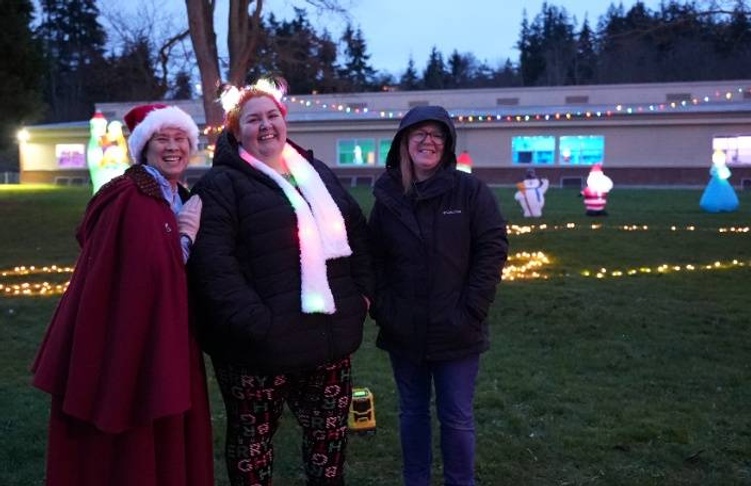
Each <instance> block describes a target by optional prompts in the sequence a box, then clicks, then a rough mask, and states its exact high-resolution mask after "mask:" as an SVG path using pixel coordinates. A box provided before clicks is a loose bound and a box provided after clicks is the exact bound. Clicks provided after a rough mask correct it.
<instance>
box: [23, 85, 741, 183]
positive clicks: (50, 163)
mask: <svg viewBox="0 0 751 486" xmlns="http://www.w3.org/2000/svg"><path fill="white" fill-rule="evenodd" d="M169 103H173V102H169ZM133 104H135V103H100V104H98V105H97V107H96V108H97V110H98V111H100V112H101V114H102V115H103V116H104V117H105V118H106V119H108V120H122V116H123V115H124V114H125V113H126V112H127V110H128V109H129V108H130V107H131V106H132V105H133ZM174 104H177V105H179V106H180V107H181V108H183V109H185V110H186V111H187V112H188V113H190V114H191V115H192V116H193V117H194V119H195V120H196V122H197V123H198V124H199V126H201V127H203V128H204V129H205V131H208V130H210V129H211V128H216V127H205V123H204V115H203V108H202V103H201V101H200V100H190V101H177V102H174ZM287 104H288V106H289V114H288V120H289V136H290V138H292V139H293V140H295V141H296V142H298V143H299V144H301V145H302V146H304V147H310V148H312V149H313V150H314V152H315V155H316V156H317V157H318V158H320V159H322V160H323V161H325V162H326V163H328V164H329V165H330V166H332V167H333V168H334V170H335V171H336V172H337V173H338V175H339V176H340V178H341V179H342V180H343V181H344V182H345V184H348V185H367V184H371V183H372V181H373V180H374V179H375V177H377V175H378V174H379V173H380V172H381V171H382V170H383V164H384V162H385V159H386V154H387V153H388V150H389V146H390V142H391V138H392V136H393V134H394V133H395V131H396V128H397V125H398V123H399V119H400V118H401V117H402V116H403V115H404V113H406V112H407V110H409V109H410V108H412V107H414V106H418V105H442V106H444V107H445V108H446V109H447V110H448V111H449V112H450V114H451V116H452V117H453V118H454V121H455V123H456V127H457V153H461V152H462V151H466V152H467V153H468V154H469V155H470V157H471V160H472V169H473V172H474V173H475V174H476V175H477V176H478V177H480V178H482V179H483V180H485V181H487V182H488V183H490V184H498V185H511V184H513V183H515V182H518V181H519V180H521V179H522V178H523V176H524V173H525V171H526V169H527V168H530V167H534V169H535V171H536V172H537V175H538V176H540V177H546V178H548V179H549V180H550V183H551V185H558V186H575V187H580V186H581V185H582V184H583V183H584V181H585V180H586V176H587V173H588V172H589V168H590V166H591V165H593V164H602V165H603V167H604V168H605V170H606V171H607V173H608V175H609V176H610V177H611V178H612V179H613V180H614V181H615V182H616V184H617V185H618V186H619V187H623V186H703V185H704V184H706V182H707V180H708V179H709V169H710V167H711V164H712V156H713V154H715V152H717V151H721V152H722V153H723V154H724V155H725V160H726V162H727V165H728V167H729V168H730V170H731V171H732V176H731V179H730V182H731V183H732V184H733V185H735V186H736V187H743V188H749V187H751V80H738V81H711V82H694V83H659V84H625V85H593V86H559V87H535V88H493V89H476V90H439V91H384V92H379V93H351V94H326V95H318V94H311V95H290V96H288V98H287ZM24 131H25V136H24V138H23V140H22V141H20V142H19V146H20V160H21V174H20V180H21V182H22V183H37V182H42V183H58V184H66V183H88V181H89V173H88V168H87V163H86V159H87V155H86V152H87V146H88V145H90V144H91V143H92V140H91V137H90V134H89V122H87V121H81V122H73V123H66V124H56V125H37V126H30V127H26V128H25V130H24ZM126 136H127V134H126ZM202 138H203V143H202V149H203V150H202V152H201V153H200V154H199V155H198V156H196V157H195V158H194V160H193V161H192V162H191V167H190V169H189V171H188V175H187V177H188V182H189V183H190V182H192V181H194V180H196V179H197V178H198V177H200V175H201V174H202V173H203V171H205V170H206V168H208V167H209V166H210V165H211V147H210V146H208V145H207V143H206V139H205V137H202Z"/></svg>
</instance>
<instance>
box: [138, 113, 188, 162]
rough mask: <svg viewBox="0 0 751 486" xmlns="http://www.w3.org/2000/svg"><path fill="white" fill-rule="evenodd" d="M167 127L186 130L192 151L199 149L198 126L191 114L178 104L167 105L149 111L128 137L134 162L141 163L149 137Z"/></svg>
mask: <svg viewBox="0 0 751 486" xmlns="http://www.w3.org/2000/svg"><path fill="white" fill-rule="evenodd" d="M165 127H174V128H180V129H182V130H185V134H186V135H187V136H188V140H189V141H190V151H191V153H194V152H195V151H196V150H198V126H197V125H196V122H194V121H193V118H191V116H190V115H188V114H187V113H185V112H184V111H183V110H181V109H180V108H178V107H176V106H167V107H165V108H159V109H157V110H153V111H151V112H149V113H148V114H147V115H146V117H144V119H143V121H142V122H141V123H139V124H138V125H136V127H135V128H134V129H133V131H132V132H131V134H130V137H128V150H129V151H130V158H131V159H133V163H135V164H140V163H141V152H142V151H143V149H144V147H145V146H146V144H147V143H148V141H149V139H150V138H151V137H152V135H154V134H155V133H156V132H158V131H159V130H161V129H162V128H165Z"/></svg>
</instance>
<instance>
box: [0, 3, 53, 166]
mask: <svg viewBox="0 0 751 486" xmlns="http://www.w3.org/2000/svg"><path fill="white" fill-rule="evenodd" d="M3 6H4V8H3V15H2V16H1V17H0V50H2V52H3V55H2V56H0V79H1V80H2V82H0V151H1V150H4V149H6V148H8V147H12V146H13V143H12V142H13V139H14V137H15V131H16V130H17V129H18V127H19V126H20V125H23V124H28V123H33V122H35V121H37V120H38V119H39V118H40V117H41V116H42V112H43V103H42V95H41V92H42V80H43V78H44V63H43V53H42V47H41V44H40V43H39V42H38V41H37V39H36V38H35V37H34V35H33V33H32V30H31V27H30V26H31V22H32V20H33V14H34V7H33V5H32V3H31V0H3ZM0 165H3V166H5V164H3V163H2V161H1V160H0ZM3 168H5V167H3ZM0 170H3V169H0Z"/></svg>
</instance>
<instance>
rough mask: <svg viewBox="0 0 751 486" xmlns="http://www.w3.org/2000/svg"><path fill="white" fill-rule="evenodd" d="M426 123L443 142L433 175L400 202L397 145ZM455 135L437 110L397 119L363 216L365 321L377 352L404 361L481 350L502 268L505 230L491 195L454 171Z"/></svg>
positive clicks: (485, 342)
mask: <svg viewBox="0 0 751 486" xmlns="http://www.w3.org/2000/svg"><path fill="white" fill-rule="evenodd" d="M426 121H434V122H438V123H441V124H443V125H444V126H445V128H446V132H447V134H448V136H447V139H446V141H445V150H444V152H445V155H444V159H443V161H442V163H441V164H442V165H441V167H440V168H439V170H438V171H437V172H436V173H435V174H434V175H433V176H432V177H430V178H429V179H427V180H425V181H422V182H418V183H416V184H414V187H413V188H412V190H411V191H409V192H408V193H407V194H405V193H404V189H403V187H402V181H401V173H400V169H399V153H400V145H401V143H402V139H403V137H405V136H406V134H407V133H408V131H409V128H410V127H413V126H415V125H418V124H420V123H423V122H426ZM455 145H456V132H455V129H454V126H453V123H452V122H451V119H450V117H449V115H448V113H447V112H446V111H445V110H444V109H443V108H441V107H438V106H427V107H418V108H414V109H412V110H411V111H410V112H408V113H407V115H405V117H404V118H403V119H402V121H401V123H400V125H399V130H398V131H397V133H396V135H395V136H394V140H393V142H392V145H391V149H390V151H389V154H388V156H387V160H386V172H385V173H384V174H383V175H382V176H381V177H379V179H378V180H377V181H376V184H375V187H374V191H373V194H374V195H375V203H374V206H373V209H372V212H371V214H370V220H369V228H370V231H371V248H372V253H373V258H374V268H375V270H376V301H375V303H374V305H373V306H372V308H371V315H372V317H373V318H374V319H375V321H376V323H377V325H378V326H379V333H378V338H377V345H378V347H380V348H382V349H385V350H387V351H390V352H393V353H397V354H400V355H403V356H406V357H408V358H409V359H412V360H413V361H415V362H420V361H422V360H428V361H440V360H453V359H459V358H462V357H465V356H468V355H471V354H477V353H481V352H483V351H485V350H487V349H488V347H489V343H490V342H489V336H488V325H487V321H486V318H487V315H488V310H489V308H490V305H491V303H492V302H493V299H494V298H495V294H496V286H497V284H498V282H499V281H500V277H501V271H502V269H503V265H504V264H505V262H506V257H507V251H508V240H507V237H506V223H505V221H504V219H503V217H502V215H501V213H500V211H499V208H498V202H497V200H496V198H495V196H494V195H493V193H492V192H491V191H490V189H489V188H488V187H487V186H486V185H485V184H484V183H482V182H481V181H480V180H478V179H477V178H475V177H474V176H472V175H470V174H466V173H464V172H460V171H457V170H456V156H455Z"/></svg>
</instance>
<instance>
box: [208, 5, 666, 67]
mask: <svg viewBox="0 0 751 486" xmlns="http://www.w3.org/2000/svg"><path fill="white" fill-rule="evenodd" d="M345 1H347V0H345ZM349 2H350V4H351V5H352V9H351V19H352V25H353V26H355V27H358V26H359V27H360V29H361V30H362V33H363V36H364V38H365V41H366V43H367V46H368V53H369V54H370V56H371V57H370V61H371V66H373V68H375V69H376V70H380V71H384V70H385V71H388V72H390V73H392V74H394V75H397V76H398V75H400V74H401V73H402V72H403V71H404V69H405V68H406V67H407V63H408V61H409V58H410V56H412V58H413V59H414V61H415V67H416V68H417V70H418V71H421V70H422V69H423V68H424V67H425V63H426V62H427V59H428V56H429V54H430V51H431V49H432V47H433V46H436V47H437V48H438V50H439V51H440V52H441V53H442V54H443V56H444V59H446V58H448V56H449V55H450V54H451V53H452V52H453V51H454V49H456V50H457V51H459V52H460V53H472V54H474V55H475V57H477V58H478V59H479V60H480V61H487V63H488V64H489V65H490V66H491V67H497V66H498V65H502V64H504V63H505V62H506V59H507V58H511V60H512V62H516V61H517V60H518V58H519V51H518V50H516V48H515V45H516V43H517V42H518V40H519V34H520V32H521V24H522V19H523V16H524V10H525V9H526V11H527V18H528V19H529V21H530V22H531V21H532V20H533V19H534V17H535V16H536V15H537V14H538V13H540V11H541V10H542V5H543V3H544V2H545V0H458V1H456V0H430V1H426V0H349ZM222 3H224V4H226V3H227V2H226V0H218V4H222ZM300 3H302V2H290V1H288V0H267V1H266V2H265V4H264V8H265V9H267V10H266V11H267V12H269V11H273V12H274V13H275V15H277V17H281V18H288V19H289V18H292V17H293V11H292V8H291V7H289V5H291V4H295V5H300ZM547 3H548V5H555V6H556V7H561V8H565V9H566V11H567V12H568V14H569V16H571V17H576V26H577V27H580V26H581V24H582V23H583V21H584V18H585V16H586V17H587V18H588V20H589V24H590V26H591V27H593V28H594V27H596V25H597V20H598V19H599V17H600V16H601V15H603V14H604V13H605V12H606V11H607V9H608V6H609V5H610V4H611V1H609V0H559V1H555V0H548V2H547ZM613 3H615V4H616V5H618V4H619V3H620V2H619V1H615V2H613ZM622 3H623V6H624V8H625V9H626V10H628V9H629V8H631V6H633V5H634V4H635V3H636V0H622ZM642 3H644V5H645V6H646V7H647V8H648V9H649V10H652V11H654V10H659V7H660V0H645V1H643V2H642ZM306 10H307V11H308V18H309V20H310V21H311V23H312V24H313V25H314V26H315V27H316V29H317V30H319V29H320V30H322V28H323V27H324V26H325V27H326V28H327V29H328V30H329V31H330V32H331V33H332V35H336V34H339V33H340V32H341V31H342V27H343V25H345V22H344V21H341V20H339V21H335V20H333V19H332V16H331V15H330V14H328V15H325V16H322V17H319V16H316V14H315V13H313V12H312V11H311V10H310V9H306ZM218 14H219V15H222V17H221V18H226V14H224V13H220V12H218Z"/></svg>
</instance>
